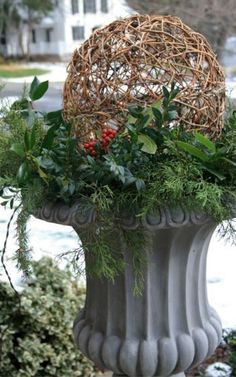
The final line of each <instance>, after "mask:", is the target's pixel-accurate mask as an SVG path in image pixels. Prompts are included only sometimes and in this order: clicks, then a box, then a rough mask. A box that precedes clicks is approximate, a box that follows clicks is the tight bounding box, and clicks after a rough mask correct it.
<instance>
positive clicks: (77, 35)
mask: <svg viewBox="0 0 236 377" xmlns="http://www.w3.org/2000/svg"><path fill="white" fill-rule="evenodd" d="M72 36H73V40H74V41H79V40H80V39H84V26H73V27H72Z"/></svg>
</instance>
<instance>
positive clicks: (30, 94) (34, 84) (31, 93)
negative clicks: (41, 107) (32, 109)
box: [29, 76, 40, 99]
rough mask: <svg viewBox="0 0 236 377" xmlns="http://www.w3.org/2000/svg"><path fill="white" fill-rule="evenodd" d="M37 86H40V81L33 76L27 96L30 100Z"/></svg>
mask: <svg viewBox="0 0 236 377" xmlns="http://www.w3.org/2000/svg"><path fill="white" fill-rule="evenodd" d="M39 84H40V81H39V79H38V77H36V76H35V77H34V79H33V81H32V83H31V85H30V91H29V96H30V98H31V99H32V95H33V92H34V90H35V89H36V88H37V87H38V86H39Z"/></svg>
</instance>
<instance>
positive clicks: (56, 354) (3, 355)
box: [0, 258, 96, 377]
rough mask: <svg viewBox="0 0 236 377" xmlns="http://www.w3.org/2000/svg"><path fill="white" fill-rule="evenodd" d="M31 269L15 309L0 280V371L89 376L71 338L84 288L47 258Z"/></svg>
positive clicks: (22, 376) (11, 375) (12, 375)
mask: <svg viewBox="0 0 236 377" xmlns="http://www.w3.org/2000/svg"><path fill="white" fill-rule="evenodd" d="M32 269H33V275H32V278H31V280H30V281H29V282H28V283H27V284H26V287H25V289H24V290H23V292H22V293H21V308H20V309H19V306H18V301H17V298H16V296H15V295H14V292H13V291H12V290H11V288H10V287H9V285H8V284H6V283H1V284H0V376H1V377H33V376H35V377H49V376H53V377H77V376H83V377H86V376H88V377H93V376H95V375H96V370H95V368H94V367H93V365H92V364H91V363H90V362H89V361H88V360H87V359H86V358H85V357H84V356H83V355H82V354H81V353H80V352H79V351H78V350H77V349H76V347H75V345H74V343H73V338H72V325H73V320H74V318H75V315H76V313H77V312H78V309H81V308H82V306H83V302H84V298H85V292H84V290H82V289H79V288H78V287H77V285H76V283H75V282H73V280H72V278H71V275H70V273H69V272H68V271H62V270H60V269H59V268H58V267H57V266H56V264H55V262H53V261H52V260H51V259H49V258H43V259H42V260H41V261H39V262H34V263H33V265H32Z"/></svg>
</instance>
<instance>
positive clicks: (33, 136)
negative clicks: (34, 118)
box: [30, 124, 36, 149]
mask: <svg viewBox="0 0 236 377" xmlns="http://www.w3.org/2000/svg"><path fill="white" fill-rule="evenodd" d="M35 143H36V125H35V124H34V125H33V127H32V130H31V134H30V148H31V149H32V148H33V147H34V146H35Z"/></svg>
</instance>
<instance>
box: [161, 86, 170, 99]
mask: <svg viewBox="0 0 236 377" xmlns="http://www.w3.org/2000/svg"><path fill="white" fill-rule="evenodd" d="M162 91H163V94H164V97H165V98H166V99H168V98H169V96H170V93H169V90H168V89H167V88H166V87H165V86H163V87H162Z"/></svg>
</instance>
